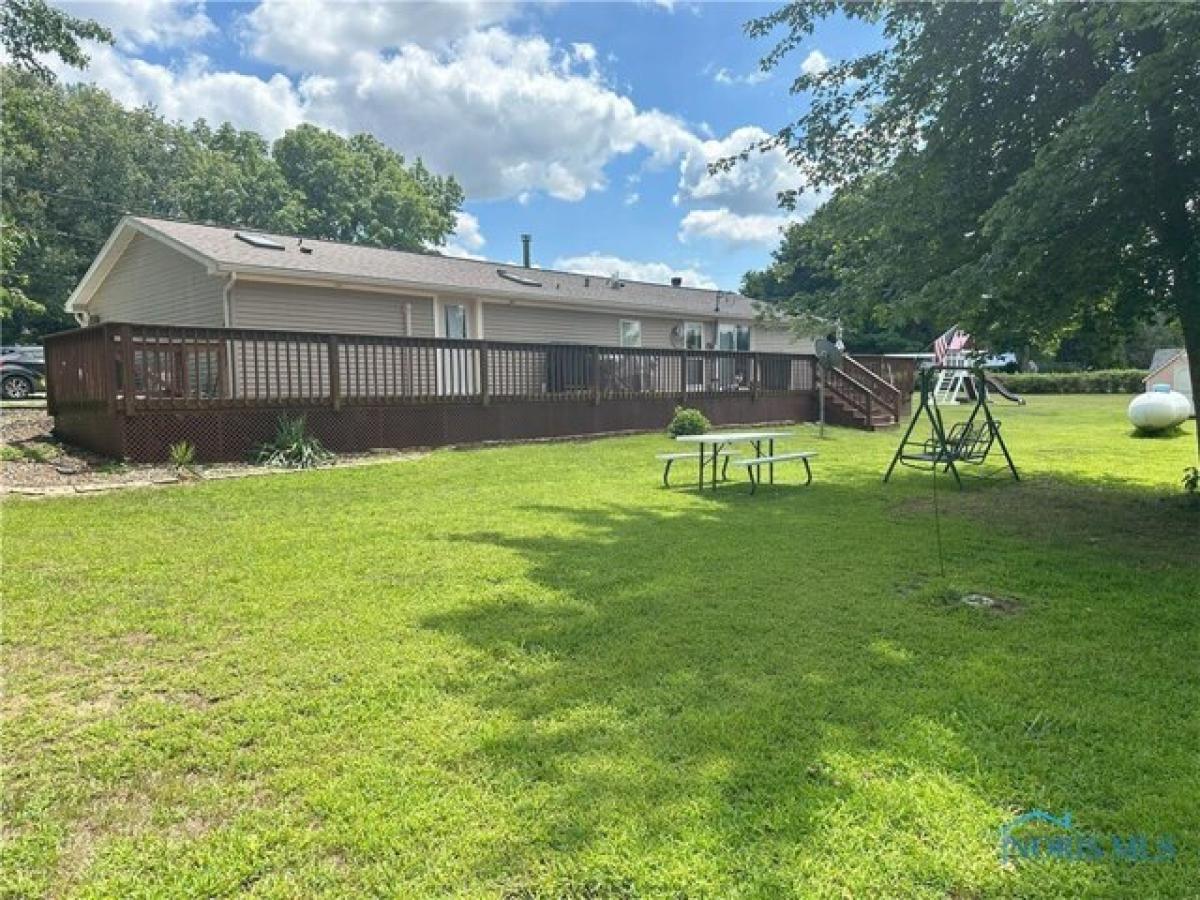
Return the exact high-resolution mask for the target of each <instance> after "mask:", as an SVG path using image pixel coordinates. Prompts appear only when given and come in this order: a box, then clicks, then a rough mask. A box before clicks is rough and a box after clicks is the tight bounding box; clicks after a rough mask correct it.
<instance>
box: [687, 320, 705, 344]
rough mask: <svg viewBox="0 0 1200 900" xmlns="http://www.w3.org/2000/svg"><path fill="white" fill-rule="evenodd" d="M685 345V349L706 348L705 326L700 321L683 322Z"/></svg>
mask: <svg viewBox="0 0 1200 900" xmlns="http://www.w3.org/2000/svg"><path fill="white" fill-rule="evenodd" d="M683 347H684V349H685V350H703V349H704V328H703V327H702V326H701V325H700V323H699V322H684V323H683Z"/></svg>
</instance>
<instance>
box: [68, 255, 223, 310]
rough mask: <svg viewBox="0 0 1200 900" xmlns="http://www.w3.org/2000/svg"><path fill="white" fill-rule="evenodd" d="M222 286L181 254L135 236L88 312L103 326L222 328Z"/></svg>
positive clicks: (101, 287)
mask: <svg viewBox="0 0 1200 900" xmlns="http://www.w3.org/2000/svg"><path fill="white" fill-rule="evenodd" d="M224 285H225V282H224V279H223V278H222V277H221V276H217V275H209V274H208V272H207V271H206V270H205V268H204V266H202V265H201V264H200V263H198V262H196V261H195V260H193V259H191V258H190V257H188V256H186V255H184V254H183V253H180V252H179V251H178V250H173V249H171V248H170V247H168V246H166V245H165V244H162V243H160V242H159V241H156V240H154V239H152V238H148V237H146V236H145V235H142V234H135V235H134V236H133V238H132V240H130V242H129V246H127V247H126V248H125V252H124V253H122V254H121V256H120V258H119V259H118V260H117V261H116V263H115V264H114V265H113V267H112V271H111V272H109V273H108V277H107V278H105V279H104V282H103V283H102V284H101V285H100V287H99V288H98V289H97V290H96V293H95V294H94V295H93V296H92V299H91V302H90V303H89V304H88V307H87V310H88V312H89V313H90V314H91V315H93V316H99V317H100V320H101V321H103V322H135V323H138V324H145V325H190V326H195V327H219V326H221V325H223V324H224V311H223V309H222V304H221V291H222V289H223V287H224Z"/></svg>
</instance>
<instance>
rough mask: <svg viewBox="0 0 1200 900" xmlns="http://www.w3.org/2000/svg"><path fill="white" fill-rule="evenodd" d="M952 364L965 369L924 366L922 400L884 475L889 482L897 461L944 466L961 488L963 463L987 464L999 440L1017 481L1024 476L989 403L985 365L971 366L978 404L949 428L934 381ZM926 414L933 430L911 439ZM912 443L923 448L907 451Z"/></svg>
mask: <svg viewBox="0 0 1200 900" xmlns="http://www.w3.org/2000/svg"><path fill="white" fill-rule="evenodd" d="M951 368H952V369H955V370H957V371H961V370H962V368H963V367H961V366H954V367H949V366H927V367H926V368H924V369H922V370H921V373H920V379H919V381H920V386H921V402H920V403H919V404H918V405H917V408H916V410H915V411H914V412H913V417H912V420H911V421H910V422H909V423H908V428H907V429H906V430H905V432H904V437H902V438H901V439H900V446H898V447H897V448H896V452H895V454H894V455H893V456H892V461H891V463H890V464H889V465H888V467H887V471H886V472H885V473H884V475H883V481H884V483H885V484H886V483H887V481H888V479H889V478H891V477H892V472H893V471H894V470H895V468H896V464H897V463H899V464H900V465H903V466H908V467H909V468H912V469H923V470H927V471H934V472H936V471H937V469H938V467H939V466H940V467H941V468H942V471H943V472H950V473H951V474H952V475H953V476H954V481H955V483H956V484H957V485H958V487H959V489H960V490H961V489H962V486H963V485H962V478H961V477H960V475H959V470H958V466H959V464H966V465H974V466H978V465H983V463H984V462H986V461H987V458H988V454H989V453H991V450H992V447H993V446H994V445H996V444H999V446H1000V450H1001V452H1002V453H1003V454H1004V462H1005V464H1006V465H1007V466H1008V470H1009V471H1010V472H1011V473H1012V477H1013V481H1020V480H1021V476H1020V474H1018V472H1017V466H1016V464H1015V463H1014V462H1013V460H1012V455H1011V454H1010V453H1009V452H1008V446H1007V445H1006V444H1005V443H1004V437H1003V436H1002V435H1001V434H1000V423H999V422H997V421H996V419H995V418H994V417H993V416H992V411H991V408H990V407H989V406H988V402H987V397H988V387H987V379H986V377H985V375H984V371H983V369H982V368H981V367H979V366H976V367H973V368H971V369H970V377H971V379H972V381H973V382H974V385H975V406H974V408H973V409H972V410H971V414H970V415H969V416H968V417H967V420H966V421H965V422H959V423H957V424H955V425H954V426H953V427H952V428H951V429H950V431H949V432H947V431H946V425H945V422H944V421H943V419H942V411H941V409H940V408H939V407H938V404H937V403H936V402H935V401H934V398H933V382H934V376H935V374H936V373H938V372H941V371H945V370H947V369H951ZM981 414H982V421H981V422H979V423H978V424H976V420H977V419H979V418H980V416H981ZM922 416H924V417H925V418H926V419H928V420H929V424H930V426H931V429H932V431H931V434H930V436H929V438H928V439H926V440H925V441H924V442H922V443H921V444H920V445H917V444H916V443H915V442H912V443H910V442H909V438H910V437H912V433H913V430H914V429H915V428H916V427H917V423H918V422H919V421H921V418H922ZM910 446H920V447H921V450H920V452H906V448H908V447H910Z"/></svg>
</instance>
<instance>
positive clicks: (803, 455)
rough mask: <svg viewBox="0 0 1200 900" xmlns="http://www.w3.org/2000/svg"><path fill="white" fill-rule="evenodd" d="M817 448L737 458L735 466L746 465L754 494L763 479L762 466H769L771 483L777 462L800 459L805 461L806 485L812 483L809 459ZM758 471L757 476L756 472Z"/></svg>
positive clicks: (814, 454)
mask: <svg viewBox="0 0 1200 900" xmlns="http://www.w3.org/2000/svg"><path fill="white" fill-rule="evenodd" d="M816 455H817V453H816V451H815V450H805V451H802V452H797V453H776V454H774V455H772V456H754V457H748V458H746V459H735V460H734V461H733V464H734V465H735V466H745V467H746V474H747V475H749V476H750V493H751V494H753V493H754V492H755V491H756V490H758V485H759V482H761V481H762V467H763V466H767V467H768V468H767V472H768V475H769V476H770V479H771V484H774V483H775V463H778V462H790V461H792V460H796V459H798V460H800V461H801V462H802V463H804V475H805V479H804V484H805V486H807V485H810V484H812V466H811V465H809V462H808V461H809V460H810V459H812V458H813V457H814V456H816ZM756 473H757V476H758V477H757V478H756V477H755V474H756Z"/></svg>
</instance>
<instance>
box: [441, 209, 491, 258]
mask: <svg viewBox="0 0 1200 900" xmlns="http://www.w3.org/2000/svg"><path fill="white" fill-rule="evenodd" d="M486 243H487V240H486V239H485V238H484V236H483V233H482V232H481V231H480V230H479V219H478V218H476V217H475V216H473V215H471V213H469V212H459V213H456V214H455V218H454V237H453V238H452V239H451V240H450V241H449V242H448V243H447V244H446V246H444V247H435V248H433V249H435V250H437V251H438V252H439V253H443V254H445V255H446V256H457V257H460V258H462V259H487V257H486V256H483V255H481V254H480V253H478V252H477V251H479V250H481V249H483V245H484V244H486Z"/></svg>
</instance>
